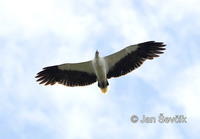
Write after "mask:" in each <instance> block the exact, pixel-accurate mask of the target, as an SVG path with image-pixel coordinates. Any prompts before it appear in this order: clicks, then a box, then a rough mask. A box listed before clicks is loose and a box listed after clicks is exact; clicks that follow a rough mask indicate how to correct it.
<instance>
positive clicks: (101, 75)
mask: <svg viewBox="0 0 200 139" xmlns="http://www.w3.org/2000/svg"><path fill="white" fill-rule="evenodd" d="M165 46H166V45H165V44H163V42H155V41H148V42H144V43H139V44H135V45H130V46H128V47H126V48H124V49H122V50H121V51H118V52H116V53H114V54H111V55H108V56H105V57H100V56H99V52H98V51H96V53H95V57H94V59H93V60H90V61H86V62H81V63H65V64H61V65H55V66H49V67H45V68H43V70H42V71H41V72H39V73H37V76H36V78H38V80H37V81H39V82H40V84H45V85H54V84H55V83H59V84H63V85H65V86H71V87H74V86H86V85H90V84H93V83H95V82H96V81H98V86H99V88H100V89H101V91H102V93H104V94H105V93H106V92H107V89H108V85H109V83H108V79H110V78H112V77H120V76H123V75H125V74H127V73H129V72H131V71H133V70H135V69H136V68H138V67H140V66H141V65H142V64H143V62H144V61H145V60H147V59H149V60H152V59H153V58H155V57H159V54H162V53H164V52H163V51H164V50H165Z"/></svg>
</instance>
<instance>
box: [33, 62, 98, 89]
mask: <svg viewBox="0 0 200 139" xmlns="http://www.w3.org/2000/svg"><path fill="white" fill-rule="evenodd" d="M36 78H39V79H38V80H37V81H40V84H45V85H54V84H55V83H59V84H63V85H66V86H85V85H89V84H92V83H94V82H96V81H97V77H96V75H95V72H94V70H93V67H92V61H88V62H83V63H74V64H62V65H55V66H50V67H45V68H43V70H42V71H41V72H39V73H38V74H37V76H36Z"/></svg>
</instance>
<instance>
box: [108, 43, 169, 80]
mask: <svg viewBox="0 0 200 139" xmlns="http://www.w3.org/2000/svg"><path fill="white" fill-rule="evenodd" d="M137 46H138V47H137ZM131 47H137V49H136V50H134V51H132V52H130V53H127V55H126V56H124V57H123V58H122V59H120V60H119V61H118V62H117V63H115V65H114V66H113V67H111V68H110V69H109V71H108V73H107V78H108V79H109V78H111V77H119V76H122V75H125V74H127V73H129V72H131V71H133V70H134V69H136V68H138V67H139V66H141V65H142V63H143V62H144V61H145V60H146V59H150V60H151V59H153V58H154V57H159V54H162V53H163V50H165V48H164V47H165V45H164V44H163V43H162V42H155V41H149V42H144V43H140V44H138V45H133V46H131ZM124 51H125V49H124Z"/></svg>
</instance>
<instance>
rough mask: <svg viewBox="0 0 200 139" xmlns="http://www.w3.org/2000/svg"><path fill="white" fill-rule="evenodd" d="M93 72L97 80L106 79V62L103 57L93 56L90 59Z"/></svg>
mask: <svg viewBox="0 0 200 139" xmlns="http://www.w3.org/2000/svg"><path fill="white" fill-rule="evenodd" d="M92 64H93V67H94V70H95V73H96V75H97V78H98V80H99V81H103V80H106V73H107V72H106V71H107V67H108V66H107V63H106V61H105V59H104V58H101V57H99V58H95V59H94V60H93V61H92Z"/></svg>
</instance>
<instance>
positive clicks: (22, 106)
mask: <svg viewBox="0 0 200 139" xmlns="http://www.w3.org/2000/svg"><path fill="white" fill-rule="evenodd" d="M199 5H200V1H199V0H190V1H188V0H166V1H165V0H164V1H160V0H115V1H114V0H110V1H107V0H85V1H82V0H18V1H15V0H6V1H5V0H0V60H1V62H0V79H1V80H0V84H1V85H0V86H1V87H0V88H1V89H0V138H2V139H36V138H37V139H44V138H49V139H58V138H59V139H85V138H87V139H93V138H97V139H98V138H101V139H102V138H111V139H112V138H113V139H121V138H127V139H132V138H135V139H147V138H148V139H154V138H160V139H167V138H171V139H177V138H179V139H186V138H193V139H197V138H200V134H199V131H200V126H199V123H200V111H199V110H198V108H199V107H200V101H199V100H200V55H199V53H200V47H199V46H198V45H199V44H200V39H199V37H200V32H199V27H200V16H199V15H200V9H199ZM150 40H154V41H161V42H164V43H165V44H166V45H167V46H166V51H165V53H164V54H163V55H161V56H160V57H159V58H156V59H154V60H147V61H145V62H144V64H143V65H142V66H141V67H140V68H138V69H136V70H135V71H133V72H131V73H129V74H127V75H126V76H123V77H121V78H112V79H110V80H109V84H110V86H109V90H108V92H107V94H106V95H104V94H103V93H101V91H100V89H99V88H98V86H97V83H94V84H92V85H90V86H86V87H66V86H62V85H59V84H56V85H54V86H43V85H39V84H38V82H36V79H35V76H36V74H37V73H38V72H39V71H41V70H42V68H43V67H46V66H52V65H58V64H63V63H76V62H82V61H86V60H91V59H93V58H94V54H95V51H96V50H98V51H99V52H100V56H102V57H103V56H106V55H109V54H112V53H114V52H117V51H119V50H121V49H123V48H124V47H126V46H128V45H132V44H137V43H141V42H145V41H150ZM160 114H161V115H162V114H163V116H164V117H165V118H166V117H168V118H170V117H171V118H173V117H175V116H176V115H178V116H179V117H180V116H183V117H186V122H187V123H185V122H184V121H183V123H160V122H159V116H160ZM143 115H144V116H145V117H149V118H151V117H155V118H156V122H155V123H141V121H140V120H142V119H143ZM132 116H137V117H138V118H139V120H138V122H136V123H134V122H132V121H131V120H130V119H131V117H132Z"/></svg>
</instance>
